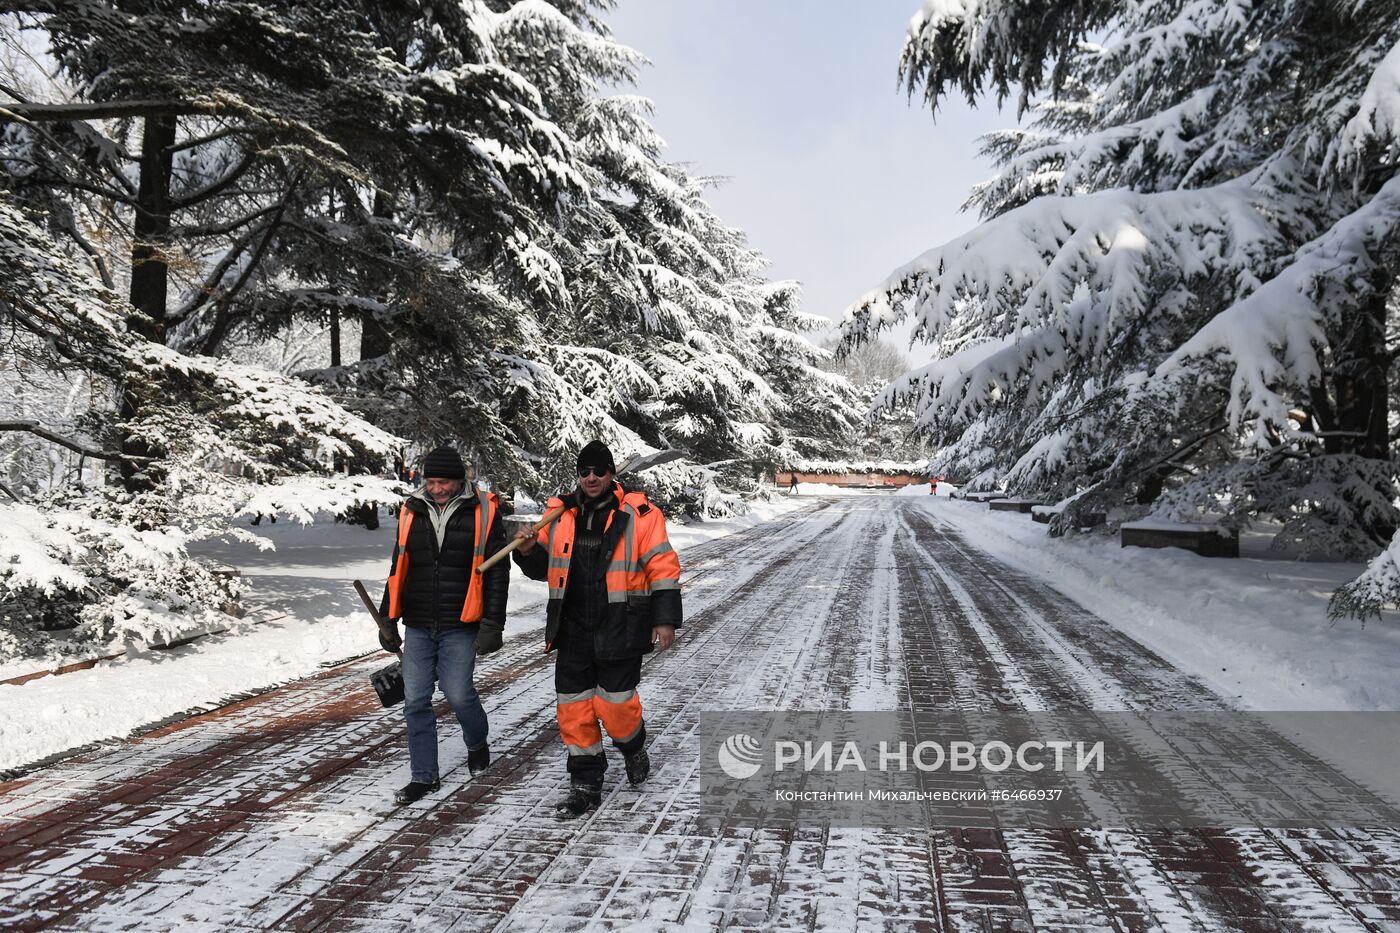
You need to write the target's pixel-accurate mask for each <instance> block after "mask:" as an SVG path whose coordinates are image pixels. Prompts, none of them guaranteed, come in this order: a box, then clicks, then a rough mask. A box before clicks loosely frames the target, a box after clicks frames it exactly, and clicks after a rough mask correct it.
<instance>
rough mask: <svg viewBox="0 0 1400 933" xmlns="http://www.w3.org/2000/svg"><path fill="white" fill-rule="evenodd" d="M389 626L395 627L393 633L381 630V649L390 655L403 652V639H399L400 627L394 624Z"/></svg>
mask: <svg viewBox="0 0 1400 933" xmlns="http://www.w3.org/2000/svg"><path fill="white" fill-rule="evenodd" d="M389 624H390V625H393V626H394V629H393V631H390V632H386V631H384V629H380V630H379V647H381V648H383V649H384V650H385V651H387V652H389V653H390V654H398V653H399V652H400V651H402V650H403V639H402V638H400V637H399V628H398V626H397V625H394V623H393V622H390V623H389Z"/></svg>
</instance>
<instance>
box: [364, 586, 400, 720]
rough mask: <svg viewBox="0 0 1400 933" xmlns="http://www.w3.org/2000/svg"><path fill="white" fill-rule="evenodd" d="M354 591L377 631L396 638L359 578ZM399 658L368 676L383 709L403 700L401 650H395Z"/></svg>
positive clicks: (394, 632)
mask: <svg viewBox="0 0 1400 933" xmlns="http://www.w3.org/2000/svg"><path fill="white" fill-rule="evenodd" d="M354 583H355V592H356V593H359V594H360V599H361V600H363V601H364V604H365V608H366V609H368V610H369V614H370V615H371V616H372V617H373V618H374V624H375V625H377V626H379V631H381V632H383V633H384V634H385V635H388V636H390V637H393V638H398V637H399V633H398V631H397V630H396V629H395V628H394V625H393V623H391V622H390V621H389V620H388V619H386V618H384V617H383V616H382V615H380V614H379V607H378V606H376V605H375V604H374V600H372V599H370V598H369V593H368V592H367V591H366V590H365V585H364V584H363V583H361V582H360V581H359V580H356V581H354ZM394 654H396V655H398V657H399V660H398V661H395V662H394V663H393V664H390V665H388V666H386V667H381V668H380V669H379V670H377V671H375V672H374V673H373V674H371V675H370V677H369V682H370V685H371V686H372V687H374V692H375V693H377V694H379V702H380V703H382V704H383V705H384V708H385V709H388V708H389V707H391V706H394V705H396V704H399V703H402V702H403V665H402V661H403V652H402V651H395V652H394Z"/></svg>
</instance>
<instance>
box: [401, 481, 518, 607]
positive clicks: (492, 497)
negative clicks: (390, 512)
mask: <svg viewBox="0 0 1400 933" xmlns="http://www.w3.org/2000/svg"><path fill="white" fill-rule="evenodd" d="M499 506H500V500H499V498H498V497H497V496H496V494H495V493H494V492H482V491H481V490H480V489H478V490H477V494H476V540H475V542H474V544H475V546H474V547H473V548H472V565H471V577H470V578H469V579H468V581H467V598H466V601H465V602H463V603H462V615H461V619H462V621H463V622H479V621H481V614H482V602H481V585H482V581H481V574H479V573H477V571H476V568H477V567H480V566H481V562H482V561H484V560H485V559H486V535H487V533H488V532H489V531H490V530H491V522H492V520H493V519H494V518H495V517H496V512H497V511H498V509H499ZM412 527H413V511H412V510H411V509H409V507H408V504H407V503H405V504H404V505H403V506H402V507H401V508H400V509H399V536H398V541H397V543H396V544H395V545H394V557H393V564H392V567H391V569H390V571H389V618H391V619H397V618H399V617H400V616H402V615H403V602H402V600H403V588H404V585H405V584H406V583H407V582H408V531H409V529H410V528H412Z"/></svg>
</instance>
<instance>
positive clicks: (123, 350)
mask: <svg viewBox="0 0 1400 933" xmlns="http://www.w3.org/2000/svg"><path fill="white" fill-rule="evenodd" d="M41 223H42V218H33V217H28V216H26V215H25V214H24V213H23V212H22V211H21V210H20V209H18V208H17V207H16V206H15V205H14V203H13V201H12V199H11V198H10V196H9V195H8V194H0V327H3V329H4V333H5V334H6V338H7V339H6V341H5V343H4V345H3V348H0V373H4V374H6V375H7V376H11V375H13V374H15V373H18V372H21V371H22V368H23V367H29V368H30V369H31V370H33V371H37V372H41V373H45V374H48V375H49V376H50V377H52V378H53V379H55V380H57V379H62V378H64V377H81V379H82V380H83V381H84V382H86V383H87V384H89V385H91V386H93V387H95V388H94V391H95V393H96V394H97V395H98V396H99V397H103V396H105V397H106V398H112V397H113V396H114V395H115V393H116V390H117V386H118V385H124V386H129V387H133V388H134V391H139V392H141V393H142V394H143V395H144V396H146V397H150V398H158V399H161V400H163V403H162V404H160V405H148V406H145V407H144V408H143V409H142V410H141V411H139V412H137V413H136V414H135V415H134V416H132V417H131V418H128V419H125V420H123V421H118V420H116V419H115V418H114V417H113V416H112V412H111V410H110V407H104V406H100V405H98V406H93V407H92V408H91V409H90V410H87V411H83V412H81V413H80V414H78V415H77V416H75V417H74V418H73V420H72V425H71V427H70V426H67V425H65V426H58V427H62V428H63V429H64V430H63V432H62V433H61V432H60V431H59V430H55V429H54V428H55V427H56V426H53V425H48V424H44V423H40V422H37V421H35V420H33V419H25V418H8V417H7V418H6V419H5V420H3V421H0V430H3V431H5V432H6V433H10V432H22V433H24V434H25V435H28V436H33V437H36V438H39V439H42V440H44V441H46V442H48V443H50V444H51V445H54V446H57V447H61V448H63V449H65V450H69V451H73V452H76V453H78V454H79V455H81V456H82V457H83V458H85V459H87V460H89V461H92V462H97V463H102V464H119V463H124V462H129V461H131V460H134V459H135V455H133V454H131V453H130V452H128V451H123V450H121V449H120V448H119V441H120V439H121V438H124V437H125V438H135V439H136V440H137V441H138V442H139V443H142V444H145V445H146V446H147V448H148V449H151V450H160V451H163V452H164V457H165V459H164V462H163V464H162V469H161V476H162V483H161V485H160V487H158V488H156V489H153V490H149V491H146V490H142V491H138V492H135V493H131V492H126V491H123V490H122V489H121V487H120V486H103V485H100V482H101V478H102V474H101V472H97V473H96V474H93V473H91V472H87V473H84V472H82V471H79V472H78V473H77V475H76V476H75V477H73V476H65V477H62V479H63V480H64V482H63V483H62V484H61V485H60V484H55V485H54V486H53V487H51V488H48V489H44V488H42V487H40V488H29V489H24V490H22V491H17V490H14V489H7V490H5V491H4V492H5V501H4V502H3V504H0V513H3V514H0V529H3V531H0V607H3V608H2V609H0V656H12V655H14V654H17V653H20V652H32V651H42V648H43V644H42V641H39V640H36V639H35V638H34V637H33V636H34V633H35V632H37V631H43V630H50V629H63V630H69V629H73V628H76V629H77V631H76V633H74V635H75V637H76V638H78V639H80V640H89V641H98V642H103V641H106V640H108V639H111V638H142V639H152V638H159V637H168V636H170V635H172V634H174V633H175V632H177V631H183V630H187V629H188V628H190V627H192V626H196V625H198V624H200V623H201V622H202V621H203V620H205V619H206V618H208V617H211V616H212V615H213V614H215V613H217V611H218V609H219V607H220V605H221V604H222V603H224V602H226V601H227V600H228V599H229V597H230V595H231V592H230V585H229V581H227V580H226V579H223V578H220V577H218V576H217V575H215V574H214V573H212V572H211V571H210V570H209V569H208V568H206V567H204V566H202V565H200V564H199V563H197V562H195V561H192V560H190V559H189V558H188V557H187V556H186V553H185V545H186V544H187V543H188V542H189V541H191V540H197V539H199V538H201V537H207V536H210V535H215V534H220V533H223V532H225V531H227V523H226V520H227V519H228V518H230V517H231V516H233V515H235V514H238V513H240V512H241V513H243V514H251V513H253V512H255V511H259V510H262V511H266V510H270V509H272V508H274V507H277V508H280V509H282V510H285V511H290V512H293V514H298V515H303V516H304V515H306V514H307V513H310V512H315V511H316V510H318V509H323V508H325V509H334V510H336V511H340V510H343V509H345V508H347V507H348V506H350V505H352V504H354V503H356V502H359V501H376V500H383V499H388V498H389V497H390V496H392V495H393V493H392V491H391V489H390V484H389V483H387V482H386V481H383V480H374V479H370V478H364V477H343V476H342V477H336V476H333V475H331V473H330V470H329V466H330V463H331V462H332V460H333V459H334V458H336V457H342V458H347V459H349V458H360V459H364V460H368V461H373V462H383V461H384V459H385V458H386V457H387V456H388V455H389V454H390V452H391V451H392V449H393V448H394V447H395V445H396V444H397V443H398V442H397V439H396V438H394V437H392V436H390V435H388V434H386V433H384V432H382V431H380V430H378V429H377V428H375V427H373V426H372V425H369V424H367V423H365V422H363V421H361V420H359V419H358V418H356V417H354V416H353V415H350V414H349V413H347V412H346V411H344V410H343V409H341V408H340V407H339V406H337V405H336V404H335V403H334V402H332V401H331V400H330V399H329V398H327V397H325V396H324V395H323V394H321V393H320V392H318V391H316V390H314V389H311V388H309V387H307V386H306V385H305V384H304V383H301V382H299V381H297V380H292V379H288V378H286V377H282V376H277V375H274V374H271V373H269V372H266V371H263V370H257V369H253V368H250V367H246V366H240V365H238V364H234V363H230V362H228V361H221V360H214V359H211V358H208V357H197V356H189V355H186V354H181V353H179V352H178V351H175V350H173V349H171V348H169V347H166V346H164V345H162V344H159V343H155V342H152V341H148V340H146V339H144V338H143V337H142V336H141V335H139V334H137V333H133V332H132V331H131V330H130V329H129V324H130V321H131V320H132V318H133V317H135V316H137V312H135V311H133V310H132V309H131V308H130V306H129V305H128V304H127V303H126V301H125V300H124V299H123V298H122V297H120V296H118V295H117V294H116V293H115V292H113V291H112V290H111V289H109V288H107V287H106V286H105V285H103V284H102V283H101V282H100V281H98V280H97V279H96V278H94V277H93V276H92V274H91V272H90V270H89V269H87V268H84V267H83V266H82V265H79V264H78V263H77V262H76V261H74V260H73V259H71V258H70V257H68V256H67V255H65V254H64V252H63V251H62V250H61V249H60V248H59V246H58V245H57V244H56V243H54V242H53V241H52V240H50V238H49V237H48V235H47V233H46V232H45V231H44V229H43V228H42V227H41V226H40V224H41ZM132 466H133V467H134V468H135V469H137V470H146V469H148V468H149V462H148V461H145V460H136V461H135V462H134V463H133V464H132ZM94 480H95V481H96V482H97V483H98V485H93V482H94Z"/></svg>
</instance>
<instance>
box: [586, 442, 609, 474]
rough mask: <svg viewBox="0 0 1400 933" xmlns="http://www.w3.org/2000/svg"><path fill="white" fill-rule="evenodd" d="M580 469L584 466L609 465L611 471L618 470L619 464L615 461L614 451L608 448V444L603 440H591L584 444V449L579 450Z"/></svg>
mask: <svg viewBox="0 0 1400 933" xmlns="http://www.w3.org/2000/svg"><path fill="white" fill-rule="evenodd" d="M578 466H579V469H582V468H584V467H590V466H591V467H607V468H608V472H609V473H616V472H617V464H615V463H613V455H612V451H611V450H608V445H607V444H604V443H603V442H602V441H589V442H588V443H587V444H585V445H583V450H580V451H579V452H578Z"/></svg>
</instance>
